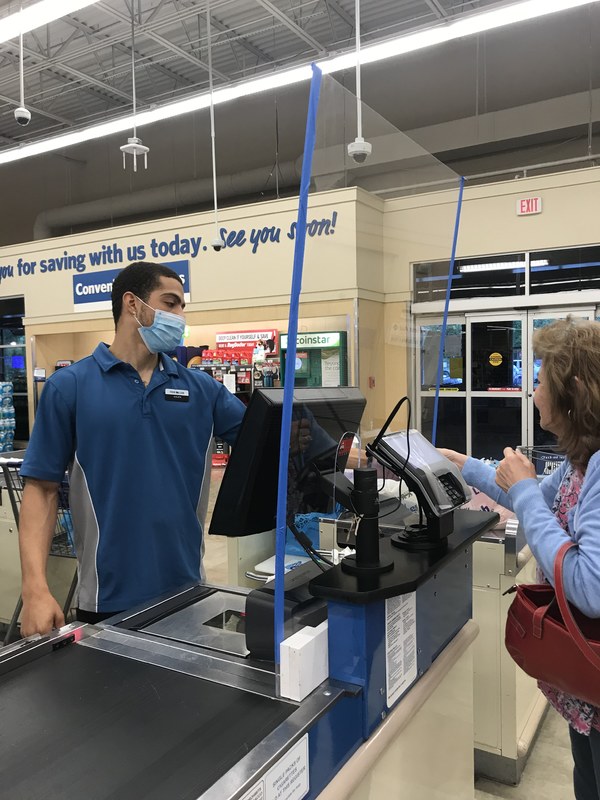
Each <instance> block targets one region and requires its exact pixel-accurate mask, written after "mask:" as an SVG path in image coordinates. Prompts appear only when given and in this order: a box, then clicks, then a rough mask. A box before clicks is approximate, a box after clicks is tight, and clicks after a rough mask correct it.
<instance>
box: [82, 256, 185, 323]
mask: <svg viewBox="0 0 600 800" xmlns="http://www.w3.org/2000/svg"><path fill="white" fill-rule="evenodd" d="M161 263H163V264H164V265H165V267H170V268H171V269H172V270H174V271H175V272H176V273H177V274H178V275H179V277H180V278H181V280H182V282H183V292H184V297H185V300H186V302H189V300H190V267H189V261H163V262H161ZM119 272H121V269H107V270H103V271H102V272H96V273H93V272H84V273H81V274H77V275H74V276H73V304H74V306H75V311H106V310H108V309H110V307H111V303H110V293H111V291H112V285H113V281H114V279H115V278H116V277H117V275H118V274H119Z"/></svg>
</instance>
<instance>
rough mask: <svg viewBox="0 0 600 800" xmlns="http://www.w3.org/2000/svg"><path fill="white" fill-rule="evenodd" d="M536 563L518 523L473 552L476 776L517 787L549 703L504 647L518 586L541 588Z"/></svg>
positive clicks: (496, 533)
mask: <svg viewBox="0 0 600 800" xmlns="http://www.w3.org/2000/svg"><path fill="white" fill-rule="evenodd" d="M535 572H536V561H535V559H534V557H533V554H532V552H531V550H530V549H529V547H528V545H527V543H526V541H525V537H524V535H523V530H522V528H520V526H519V523H518V520H516V519H509V520H508V521H507V522H506V527H505V528H504V529H503V530H490V531H487V532H486V533H485V534H484V535H483V536H482V537H481V538H480V539H479V541H477V542H476V543H475V545H474V547H473V618H474V619H475V620H476V621H477V623H478V624H479V629H480V634H479V637H478V639H477V641H476V642H475V644H474V648H473V658H474V712H475V716H474V721H475V739H474V741H475V772H476V773H477V774H478V775H484V776H486V777H488V778H492V779H493V780H496V781H500V782H502V783H509V784H517V783H519V780H520V778H521V774H522V772H523V769H524V767H525V764H526V763H527V759H528V757H529V754H530V752H531V749H532V747H533V744H534V743H535V739H536V736H537V733H538V730H539V728H540V725H541V722H542V720H543V718H544V714H545V713H546V710H547V708H548V703H547V701H546V699H545V697H544V696H543V694H542V693H541V692H540V690H539V689H538V687H537V681H536V680H534V679H533V678H530V677H529V675H526V674H525V673H524V672H523V670H522V669H520V668H519V667H518V666H517V665H516V664H515V662H514V661H513V660H512V658H511V657H510V656H509V654H508V652H507V651H506V648H505V647H504V628H505V625H506V615H507V612H508V608H509V606H510V604H511V602H512V598H513V595H507V594H505V592H506V590H507V589H509V588H510V587H511V586H513V585H514V584H515V583H519V584H520V583H536V576H535Z"/></svg>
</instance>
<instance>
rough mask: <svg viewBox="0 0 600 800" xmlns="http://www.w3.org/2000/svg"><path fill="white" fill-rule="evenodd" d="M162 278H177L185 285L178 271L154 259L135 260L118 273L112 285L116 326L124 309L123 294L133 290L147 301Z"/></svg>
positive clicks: (141, 298)
mask: <svg viewBox="0 0 600 800" xmlns="http://www.w3.org/2000/svg"><path fill="white" fill-rule="evenodd" d="M161 278H175V280H176V281H179V283H181V285H182V286H183V282H182V280H181V278H180V277H179V275H178V274H177V273H176V272H173V270H172V269H170V268H169V267H165V266H164V264H155V263H153V262H152V261H134V263H133V264H130V265H129V266H128V267H125V269H122V270H121V272H119V274H118V275H117V277H116V278H115V280H114V281H113V286H112V294H111V298H112V312H113V318H114V320H115V326H116V324H117V322H118V321H119V319H120V318H121V311H122V310H123V295H124V294H125V292H133V294H135V295H136V296H137V297H139V298H140V300H144V301H146V300H147V299H148V298H149V297H150V295H151V294H152V292H153V291H154V290H155V289H158V287H159V286H160V279H161Z"/></svg>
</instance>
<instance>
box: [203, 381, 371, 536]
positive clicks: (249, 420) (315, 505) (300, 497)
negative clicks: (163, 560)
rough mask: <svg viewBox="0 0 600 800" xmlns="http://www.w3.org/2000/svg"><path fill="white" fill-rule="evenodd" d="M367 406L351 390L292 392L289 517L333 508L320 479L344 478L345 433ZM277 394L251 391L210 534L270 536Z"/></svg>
mask: <svg viewBox="0 0 600 800" xmlns="http://www.w3.org/2000/svg"><path fill="white" fill-rule="evenodd" d="M365 405H366V401H365V398H364V397H363V396H362V394H361V393H360V391H359V390H358V389H355V388H352V387H332V388H304V387H303V388H296V389H294V405H293V412H292V426H291V432H290V454H289V463H288V493H287V516H288V517H289V516H290V514H303V513H312V512H321V513H326V512H328V511H332V510H333V502H332V498H331V495H330V494H328V493H327V492H326V491H325V490H324V489H323V485H322V481H321V473H323V472H331V471H332V470H334V469H335V470H338V471H339V472H341V473H343V471H344V468H345V466H346V461H347V457H348V454H347V452H346V453H344V452H342V448H339V451H338V445H339V443H340V440H341V438H342V437H343V435H344V433H346V432H347V431H350V432H351V433H357V432H358V430H359V425H360V420H361V416H362V413H363V410H364V407H365ZM282 409H283V389H255V391H254V392H253V394H252V397H251V399H250V403H249V404H248V408H247V410H246V414H245V415H244V419H243V421H242V425H241V427H240V431H239V434H238V437H237V440H236V443H235V445H234V446H233V448H232V452H231V455H230V457H229V462H228V464H227V467H226V470H225V474H224V475H223V480H222V483H221V488H220V490H219V494H218V497H217V501H216V504H215V507H214V511H213V515H212V519H211V523H210V528H209V533H211V534H216V535H220V536H249V535H251V534H254V533H262V532H263V531H269V530H273V528H275V517H276V510H277V485H278V473H279V444H280V434H281V416H282Z"/></svg>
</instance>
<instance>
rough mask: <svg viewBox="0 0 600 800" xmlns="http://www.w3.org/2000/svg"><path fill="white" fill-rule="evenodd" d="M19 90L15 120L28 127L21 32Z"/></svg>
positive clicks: (28, 112) (20, 35) (29, 114)
mask: <svg viewBox="0 0 600 800" xmlns="http://www.w3.org/2000/svg"><path fill="white" fill-rule="evenodd" d="M19 88H20V103H21V105H20V106H19V107H18V108H15V119H16V120H17V122H18V123H19V125H23V127H24V126H25V125H29V123H30V122H31V111H30V110H29V109H28V108H25V81H24V78H23V31H21V32H20V33H19Z"/></svg>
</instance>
